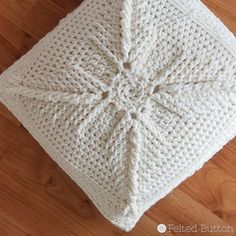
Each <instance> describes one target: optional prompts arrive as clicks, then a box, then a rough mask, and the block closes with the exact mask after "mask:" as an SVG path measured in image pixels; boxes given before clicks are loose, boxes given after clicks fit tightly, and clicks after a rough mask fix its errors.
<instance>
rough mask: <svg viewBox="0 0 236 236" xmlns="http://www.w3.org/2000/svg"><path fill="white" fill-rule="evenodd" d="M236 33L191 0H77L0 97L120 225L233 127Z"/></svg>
mask: <svg viewBox="0 0 236 236" xmlns="http://www.w3.org/2000/svg"><path fill="white" fill-rule="evenodd" d="M235 62H236V41H235V38H234V36H233V35H232V34H231V33H230V32H229V31H228V30H227V29H226V28H225V27H224V26H223V24H222V23H221V22H219V20H218V19H216V17H215V16H213V15H212V14H211V13H210V12H209V11H208V10H207V9H206V7H204V6H203V5H202V3H201V2H200V1H198V0H133V1H132V0H122V1H121V0H85V1H84V2H83V3H82V5H81V6H80V7H79V8H78V9H76V10H75V11H74V12H73V13H71V14H69V15H68V16H67V17H66V18H65V19H64V20H62V21H61V22H60V24H59V25H58V26H57V27H56V28H55V29H54V30H53V31H52V32H51V33H49V34H48V35H47V36H46V37H45V38H43V39H42V40H41V41H40V42H39V43H38V44H37V45H36V46H35V47H34V48H33V49H32V50H31V51H30V52H29V53H27V54H26V55H25V56H23V57H22V58H21V59H20V60H19V61H17V62H16V63H15V64H14V65H13V66H11V67H10V68H9V69H8V70H7V71H6V72H5V73H3V74H2V76H1V80H0V100H1V101H2V102H3V103H4V104H5V105H6V106H7V107H8V108H9V109H10V110H11V111H12V112H13V114H15V116H16V117H18V119H19V120H20V121H21V122H22V123H23V124H24V126H25V127H26V128H27V129H28V130H29V131H30V132H31V134H32V135H33V136H34V137H35V138H36V139H37V140H38V142H39V143H40V144H41V145H42V147H44V149H45V150H46V151H47V152H48V153H49V155H50V156H51V157H52V158H53V159H54V160H55V161H56V162H57V163H58V164H59V166H60V167H61V168H62V169H63V170H65V172H66V173H67V174H68V175H70V176H71V178H72V179H73V180H74V181H75V182H76V183H77V184H78V185H79V186H80V187H81V188H82V189H83V190H84V191H85V192H86V193H87V194H88V196H89V197H90V198H91V200H92V201H93V203H94V204H95V205H96V207H97V208H98V209H99V210H100V211H101V212H102V214H103V215H104V216H105V217H106V218H107V219H108V220H110V221H111V222H112V223H113V224H115V225H117V226H118V227H120V228H122V229H124V230H130V229H131V228H132V227H134V225H135V224H136V222H137V221H138V219H139V218H140V217H141V216H142V214H143V213H144V211H146V210H147V209H148V208H149V207H150V206H151V205H153V204H154V203H155V202H157V201H158V200H159V199H160V198H162V197H164V196H165V195H166V194H167V193H169V192H170V191H171V190H172V189H173V188H174V187H176V186H177V185H178V184H179V183H180V182H182V181H183V180H184V179H185V178H187V177H188V176H190V175H192V174H193V173H194V171H196V170H197V169H198V168H200V167H201V166H202V165H203V163H204V162H205V161H207V160H208V159H209V158H210V157H212V155H213V154H214V153H215V152H216V151H218V150H219V149H220V148H221V147H222V146H223V145H224V144H225V143H226V142H227V141H228V140H229V139H231V138H233V137H234V135H235V134H236V127H235V124H236V123H235V121H236V80H235V73H236V66H235Z"/></svg>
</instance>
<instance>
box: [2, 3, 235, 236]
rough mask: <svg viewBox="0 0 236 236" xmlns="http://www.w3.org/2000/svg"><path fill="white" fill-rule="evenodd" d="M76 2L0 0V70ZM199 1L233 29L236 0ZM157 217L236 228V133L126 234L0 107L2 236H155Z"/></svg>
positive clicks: (179, 222)
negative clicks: (235, 136) (110, 221)
mask: <svg viewBox="0 0 236 236" xmlns="http://www.w3.org/2000/svg"><path fill="white" fill-rule="evenodd" d="M80 2H81V0H44V1H40V0H0V72H2V71H3V70H5V69H6V68H7V67H8V66H10V65H11V64H12V63H13V62H14V61H15V60H17V59H18V58H19V57H20V56H21V55H23V54H24V53H25V52H27V51H28V50H29V49H30V48H31V47H32V46H33V45H34V44H35V43H37V41H38V40H39V39H40V38H42V37H43V36H44V35H45V34H46V33H47V32H49V31H50V30H51V29H52V28H53V27H55V25H57V23H58V21H59V20H60V19H61V18H63V17H64V16H65V15H66V14H67V13H69V12H70V11H72V10H73V9H75V8H76V7H77V6H79V4H80ZM204 3H205V4H206V5H207V6H208V7H209V8H211V9H212V11H213V12H214V13H215V14H216V15H217V16H218V17H220V18H221V19H222V21H223V22H224V23H225V24H226V25H227V26H228V27H229V29H230V30H231V31H233V32H234V33H236V1H235V0H204ZM160 223H164V224H170V225H184V226H187V225H194V224H197V225H200V224H206V225H208V226H212V225H219V226H232V227H234V229H235V230H236V139H234V140H232V141H231V142H230V143H228V144H227V145H226V146H225V147H224V148H223V149H222V150H221V151H220V152H219V153H217V154H216V155H215V156H214V157H213V158H212V159H211V160H210V161H208V162H207V163H206V164H205V165H204V167H203V168H202V169H201V170H199V171H197V172H196V173H195V175H193V176H192V177H191V178H189V179H187V180H186V181H185V182H184V183H182V184H181V185H180V186H179V187H178V188H176V189H175V190H173V191H172V192H171V193H170V194H168V195H167V196H166V197H165V198H163V199H162V200H160V201H159V202H158V203H157V204H155V205H154V206H153V207H152V208H151V209H150V210H149V211H147V212H146V213H145V215H144V216H143V217H142V218H141V220H140V221H139V223H138V224H137V226H136V227H135V228H134V229H133V230H132V231H131V232H129V233H125V232H122V231H121V230H119V229H117V228H116V227H115V226H113V225H111V224H110V223H109V222H108V221H107V220H106V219H104V217H103V216H102V215H101V214H100V213H99V212H98V210H97V209H96V208H95V207H94V205H93V204H92V203H91V201H90V200H89V199H88V197H87V196H86V195H85V193H84V192H83V191H82V190H81V189H80V188H79V187H78V186H77V185H76V184H75V183H74V182H73V181H72V180H71V179H70V178H69V177H68V176H67V175H66V174H65V173H64V172H63V171H62V170H61V169H60V168H59V167H58V166H57V165H56V164H55V163H54V162H53V161H52V160H51V158H50V157H49V156H48V155H47V154H46V153H45V151H44V150H43V149H42V148H41V147H40V146H39V144H38V143H37V142H36V141H35V140H34V139H33V138H32V137H31V135H30V134H29V133H28V132H27V131H26V129H25V128H24V127H23V126H22V125H21V124H20V122H19V121H18V120H17V119H16V118H14V117H13V116H12V115H11V114H10V112H9V111H8V110H7V109H6V108H5V107H4V106H3V105H0V235H1V236H2V235H3V236H21V235H22V236H23V235H33V236H54V235H55V236H90V235H91V236H95V235H96V236H124V235H129V236H154V235H160V234H158V232H157V229H156V227H157V225H158V224H160ZM235 232H236V231H235ZM163 235H226V236H227V235H235V234H234V233H219V232H218V233H214V234H212V233H203V232H202V233H200V232H198V233H186V234H184V233H177V232H169V233H165V234H163Z"/></svg>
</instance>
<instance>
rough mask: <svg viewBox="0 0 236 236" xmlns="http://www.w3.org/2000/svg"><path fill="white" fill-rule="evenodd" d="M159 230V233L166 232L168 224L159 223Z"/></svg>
mask: <svg viewBox="0 0 236 236" xmlns="http://www.w3.org/2000/svg"><path fill="white" fill-rule="evenodd" d="M157 231H158V232H159V233H165V232H166V226H165V225H164V224H159V225H158V226H157Z"/></svg>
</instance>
